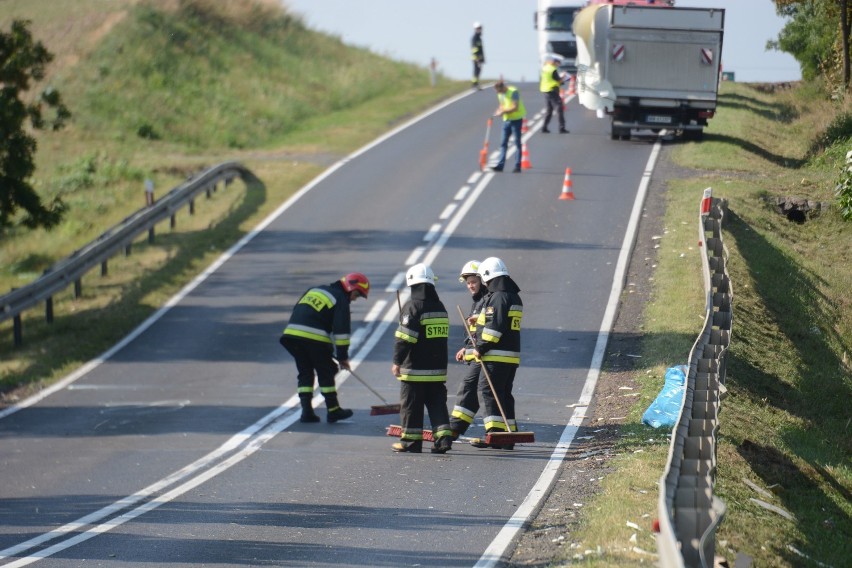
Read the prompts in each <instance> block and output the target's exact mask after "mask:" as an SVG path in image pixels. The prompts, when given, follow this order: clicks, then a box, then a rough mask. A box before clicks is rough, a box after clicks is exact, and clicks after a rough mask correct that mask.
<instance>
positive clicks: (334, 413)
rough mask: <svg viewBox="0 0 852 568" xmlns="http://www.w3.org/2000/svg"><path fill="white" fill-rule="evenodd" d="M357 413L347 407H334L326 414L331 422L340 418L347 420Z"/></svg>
mask: <svg viewBox="0 0 852 568" xmlns="http://www.w3.org/2000/svg"><path fill="white" fill-rule="evenodd" d="M353 414H355V413H354V412H352V411H351V410H349V409H347V408H340V407H339V406H338V407H337V408H332V409H330V410H329V411H328V416H326V420H328V421H329V422H337V421H338V420H346V419H347V418H351V417H352V415H353Z"/></svg>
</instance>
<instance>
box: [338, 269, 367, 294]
mask: <svg viewBox="0 0 852 568" xmlns="http://www.w3.org/2000/svg"><path fill="white" fill-rule="evenodd" d="M340 283H341V284H343V289H344V290H346V292H347V293H348V292H358V293H359V294H361V295H362V296H364V297H365V298H366V297H367V294H369V293H370V281H369V280H368V279H367V277H366V276H364V275H363V274H361V273H360V272H350V273H349V274H347V275H346V276H344V277H343V278H341V279H340Z"/></svg>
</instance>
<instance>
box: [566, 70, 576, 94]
mask: <svg viewBox="0 0 852 568" xmlns="http://www.w3.org/2000/svg"><path fill="white" fill-rule="evenodd" d="M576 94H577V79H576V76H575V75H571V78H570V79H568V96H569V97H570V96H571V95H576Z"/></svg>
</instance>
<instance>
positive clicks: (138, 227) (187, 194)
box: [0, 162, 256, 345]
mask: <svg viewBox="0 0 852 568" xmlns="http://www.w3.org/2000/svg"><path fill="white" fill-rule="evenodd" d="M237 177H239V178H241V179H243V181H246V182H248V181H249V180H254V179H256V178H255V176H254V174H252V173H251V171H249V170H248V169H247V168H245V167H244V166H243V165H241V164H239V163H236V162H225V163H222V164H219V165H217V166H213V167H211V168H208V169H207V170H204V171H203V172H201V173H199V174H197V175H195V176H193V177H192V178H190V179H188V180H187V181H185V182H184V183H182V184H181V185H179V186H177V187H175V188H173V189H172V190H171V191H169V192H168V193H167V194H166V195H164V196H162V197H161V198H160V199H158V200H156V201H154V202H153V203H151V204H150V205H149V206H147V207H145V208H143V209H140V210H139V211H136V212H135V213H133V214H132V215H130V216H129V217H127V218H125V219H124V220H122V221H121V222H120V223H118V224H117V225H115V226H113V227H111V228H109V229H107V230H106V231H105V232H104V233H103V234H101V235H100V236H99V237H98V238H97V239H95V240H94V241H92V242H91V243H89V244H87V245H86V246H84V247H83V248H81V249H78V250H76V251H74V252H73V253H71V254H70V255H69V256H68V257H66V258H64V259H62V260H60V261H59V262H57V263H56V264H54V265H53V266H51V267H50V268H48V269H46V270H45V271H44V273H43V274H42V275H41V276H40V277H39V278H38V279H37V280H35V281H33V282H32V283H30V284H27V285H26V286H23V287H21V288H16V289H13V290H12V291H11V292H9V293H8V294H6V295H4V296H0V322H3V321H6V320H9V319H12V320H14V338H15V345H20V344H21V343H22V342H23V333H22V323H21V313H22V312H24V311H26V310H29V309H31V308H33V307H35V306H37V305H38V304H40V303H41V302H45V303H46V309H45V311H46V314H45V317H46V319H47V321H48V322H52V321H53V296H54V295H55V294H57V293H58V292H61V291H62V290H64V289H65V288H67V287H68V286H70V285H71V284H73V285H74V292H75V295H76V296H78V297H79V296H80V293H81V279H82V277H83V275H85V274H86V273H87V272H89V271H90V270H91V269H92V268H94V267H95V266H97V265H101V274H102V275H103V274H106V272H107V261H108V260H109V258H111V257H112V256H114V255H115V254H117V253H118V252H119V251H124V253H125V254H129V253H130V247H131V245H132V243H133V241H134V240H136V238H138V237H139V235H140V234H142V233H144V232H147V233H148V240H149V242H152V241H153V239H154V227H155V226H156V225H157V224H158V223H161V222H162V221H164V220H165V219H166V218H170V219H171V226H172V227H174V226H175V214H176V213H177V211H178V210H179V209H181V208H182V207H184V206H186V205H188V206H189V210H190V214H193V213H194V207H195V198H196V197H197V196H198V194H200V193H201V192H205V193H206V194H207V196H208V197H209V196H210V194H211V193H212V192H213V191H215V190H216V186H217V185H218V184H219V183H220V182H224V185H225V186H228V185H230V183H231V182H232V181H233V180H234V178H237Z"/></svg>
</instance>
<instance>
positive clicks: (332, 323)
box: [284, 281, 352, 361]
mask: <svg viewBox="0 0 852 568" xmlns="http://www.w3.org/2000/svg"><path fill="white" fill-rule="evenodd" d="M349 303H350V300H349V294H347V293H346V290H344V289H343V285H342V284H341V283H340V282H339V281H338V282H332V283H331V284H328V285H325V286H317V287H315V288H311V289H310V290H308V291H307V292H305V293H304V294H303V295H302V297H301V298H300V299H299V301H298V302H297V303H296V306H295V307H294V308H293V313H292V314H291V315H290V322H289V323H288V324H287V327H285V328H284V335H289V336H291V337H299V338H302V339H308V340H311V341H319V342H320V343H328V344H329V345H334V346H335V348H336V350H337V359H338V360H340V361H346V360H347V359H349V339H350V333H351V327H352V322H351V317H352V316H351V315H350V313H349Z"/></svg>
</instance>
